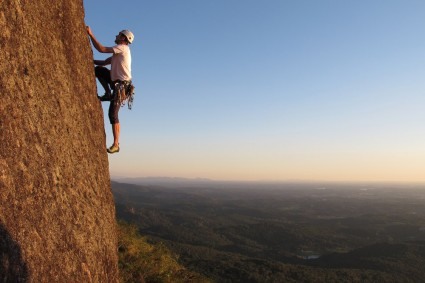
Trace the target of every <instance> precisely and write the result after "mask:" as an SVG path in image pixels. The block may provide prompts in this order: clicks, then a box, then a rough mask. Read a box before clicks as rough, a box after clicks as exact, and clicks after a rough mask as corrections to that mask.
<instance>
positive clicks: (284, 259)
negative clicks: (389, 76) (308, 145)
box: [113, 183, 425, 283]
mask: <svg viewBox="0 0 425 283" xmlns="http://www.w3.org/2000/svg"><path fill="white" fill-rule="evenodd" d="M311 186H312V185H308V186H307V185H306V186H304V187H302V186H298V187H296V186H294V187H293V188H292V187H290V188H267V187H266V188H264V187H260V188H257V189H255V188H245V187H240V188H235V187H233V188H220V187H217V188H214V187H196V188H187V187H180V188H178V187H174V188H167V187H160V186H156V187H155V186H136V185H126V184H117V183H113V191H114V195H115V201H116V211H117V217H118V218H119V219H124V220H126V221H128V222H131V223H134V224H135V225H136V226H137V228H138V229H139V231H140V233H142V234H143V235H146V237H147V238H148V239H149V241H150V243H154V245H159V247H163V246H166V247H167V248H168V249H170V250H171V251H172V252H173V253H174V254H177V255H178V262H179V264H181V265H183V266H185V267H186V268H188V269H189V270H193V271H196V272H198V273H201V274H204V275H205V276H207V277H208V278H210V279H211V280H214V282H220V283H225V282H229V283H233V282H244V283H250V282H253V283H254V282H362V283H364V282H422V281H423V278H425V270H424V269H423V266H424V265H425V226H424V223H425V198H424V197H423V193H424V191H423V188H419V189H418V190H414V189H398V188H393V189H391V188H383V189H379V188H376V189H374V188H370V189H369V188H368V189H364V188H361V189H359V188H357V187H348V188H347V187H343V188H338V187H328V188H322V187H319V189H317V188H316V187H312V188H311ZM173 282H177V281H176V280H173ZM186 282H191V281H190V279H189V280H188V281H186ZM192 282H193V281H192Z"/></svg>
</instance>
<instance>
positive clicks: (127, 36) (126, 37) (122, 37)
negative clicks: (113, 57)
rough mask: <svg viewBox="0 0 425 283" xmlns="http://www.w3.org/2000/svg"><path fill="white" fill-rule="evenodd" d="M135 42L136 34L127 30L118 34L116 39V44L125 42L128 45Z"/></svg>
mask: <svg viewBox="0 0 425 283" xmlns="http://www.w3.org/2000/svg"><path fill="white" fill-rule="evenodd" d="M133 40H134V34H133V33H132V32H131V31H129V30H127V29H125V30H122V31H120V32H119V33H118V35H117V37H116V38H115V43H116V44H118V43H121V42H122V41H124V42H126V43H127V44H131V43H132V42H133Z"/></svg>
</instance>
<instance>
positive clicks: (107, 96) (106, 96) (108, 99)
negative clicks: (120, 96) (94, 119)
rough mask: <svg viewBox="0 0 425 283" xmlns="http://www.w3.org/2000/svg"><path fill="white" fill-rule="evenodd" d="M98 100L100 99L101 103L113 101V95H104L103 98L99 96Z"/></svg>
mask: <svg viewBox="0 0 425 283" xmlns="http://www.w3.org/2000/svg"><path fill="white" fill-rule="evenodd" d="M97 98H99V100H100V101H111V100H112V95H111V94H109V93H105V95H102V96H99V95H98V96H97Z"/></svg>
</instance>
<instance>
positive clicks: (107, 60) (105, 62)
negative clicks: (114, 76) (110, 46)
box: [93, 57, 112, 66]
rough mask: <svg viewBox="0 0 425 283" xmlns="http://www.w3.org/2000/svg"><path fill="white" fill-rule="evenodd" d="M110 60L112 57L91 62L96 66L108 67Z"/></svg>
mask: <svg viewBox="0 0 425 283" xmlns="http://www.w3.org/2000/svg"><path fill="white" fill-rule="evenodd" d="M111 60H112V57H109V58H107V59H105V60H94V61H93V62H94V64H95V65H96V66H105V65H110V64H111Z"/></svg>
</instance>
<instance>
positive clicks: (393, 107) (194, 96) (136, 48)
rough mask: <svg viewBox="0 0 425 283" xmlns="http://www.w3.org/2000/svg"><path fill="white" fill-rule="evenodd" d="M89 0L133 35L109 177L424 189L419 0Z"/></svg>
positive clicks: (424, 20) (104, 24) (110, 27)
mask: <svg viewBox="0 0 425 283" xmlns="http://www.w3.org/2000/svg"><path fill="white" fill-rule="evenodd" d="M84 5H85V13H86V14H85V16H86V18H85V21H86V24H87V25H90V26H91V28H92V30H93V32H94V34H95V35H96V37H97V38H98V39H99V41H100V42H101V43H102V44H104V45H105V46H112V45H114V43H113V40H114V39H115V35H116V34H117V32H118V31H120V30H122V29H130V30H131V31H133V33H134V34H135V40H134V43H133V44H132V45H131V50H132V58H133V66H132V69H133V82H134V84H135V86H136V98H135V102H134V106H133V109H132V110H131V111H130V110H128V109H127V108H122V109H121V111H120V121H121V139H120V147H121V151H120V152H119V153H118V154H115V155H109V162H110V172H111V176H112V177H113V178H114V177H145V176H168V177H187V178H196V177H201V178H211V179H218V180H335V181H340V180H355V181H363V180H371V181H421V182H423V181H425V170H424V169H425V32H424V27H425V17H424V11H425V1H423V0H407V1H406V0H357V1H349V0H320V1H319V0H213V1H212V0H148V1H147V0H137V1H136V0H132V1H130V0H121V1H118V2H117V1H110V0H103V1H88V0H86V1H84ZM94 55H95V57H96V58H97V59H104V58H106V55H104V54H99V53H97V52H94ZM99 92H100V93H101V94H102V92H101V91H100V89H99ZM104 109H105V110H107V104H106V103H104ZM105 116H106V115H105ZM105 127H106V133H107V143H108V146H109V145H110V144H112V135H111V129H110V125H109V122H108V121H107V120H105Z"/></svg>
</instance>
